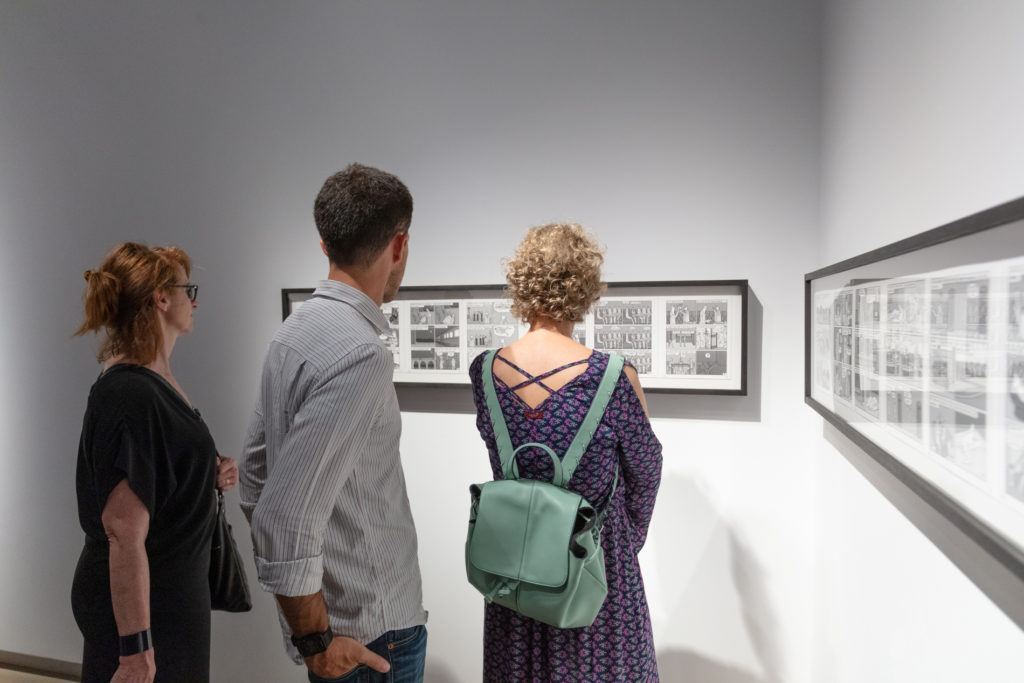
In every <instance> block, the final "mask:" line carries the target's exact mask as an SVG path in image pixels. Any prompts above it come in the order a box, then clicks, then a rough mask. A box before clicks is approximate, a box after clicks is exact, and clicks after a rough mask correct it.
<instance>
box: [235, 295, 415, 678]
mask: <svg viewBox="0 0 1024 683" xmlns="http://www.w3.org/2000/svg"><path fill="white" fill-rule="evenodd" d="M387 329H388V322H387V319H386V318H385V317H384V314H383V313H382V312H381V310H380V308H379V307H378V306H376V305H375V304H374V303H373V301H371V300H370V298H369V297H367V296H366V295H365V294H363V293H362V292H360V291H359V290H357V289H355V288H353V287H349V286H347V285H344V284H342V283H340V282H335V281H332V280H325V281H322V282H320V284H319V286H318V287H317V289H316V292H315V293H314V294H313V298H312V299H310V300H309V301H307V302H306V303H305V304H304V305H303V306H302V307H301V308H299V309H298V310H296V311H295V312H293V313H292V314H291V315H290V316H288V319H287V320H285V322H284V324H283V325H282V326H281V329H280V330H279V331H278V333H277V335H276V336H275V337H274V339H273V341H272V342H271V343H270V348H269V349H268V351H267V357H266V361H265V362H264V366H263V377H262V379H261V381H260V388H259V394H258V396H257V399H256V408H255V411H254V413H253V416H252V419H251V421H250V424H249V429H248V434H247V436H246V440H245V441H246V442H245V449H244V452H243V454H242V462H241V467H240V468H239V469H240V481H239V483H240V491H241V497H242V510H243V511H244V512H245V515H246V517H247V518H248V519H249V524H250V525H251V526H252V540H253V549H254V553H255V555H256V570H257V573H258V575H259V583H260V586H261V587H262V588H263V589H264V590H266V591H269V592H272V593H276V594H279V595H287V596H298V595H310V594H312V593H316V592H317V591H318V590H323V594H324V600H325V601H326V603H327V611H328V614H329V616H330V622H331V628H332V630H333V631H334V632H335V633H337V634H340V635H345V636H349V637H351V638H355V639H356V640H359V641H362V642H364V643H368V642H370V641H371V640H374V639H375V638H377V637H378V636H380V635H382V634H383V633H385V632H386V631H391V630H395V629H400V628H407V627H410V626H416V625H419V624H423V623H426V618H427V615H426V612H424V610H423V594H422V588H421V583H420V570H419V562H418V560H417V557H416V529H415V527H414V526H413V520H412V513H411V511H410V509H409V498H408V495H407V494H406V490H405V477H404V475H403V473H402V462H401V458H400V457H399V452H398V441H399V437H400V435H401V431H402V425H401V413H400V412H399V408H398V399H397V397H396V395H395V389H394V385H393V384H392V373H393V369H392V357H391V352H390V351H389V350H388V349H387V347H386V346H385V345H384V343H383V342H382V341H381V338H380V335H381V334H382V333H383V332H385V331H386V330H387ZM282 624H284V620H282ZM284 628H285V631H286V632H285V634H284V635H285V647H286V648H287V649H288V652H289V654H291V655H292V657H293V658H294V659H295V660H296V661H299V662H301V661H302V660H301V658H300V657H299V656H298V653H297V652H296V651H295V650H294V648H293V647H292V645H291V642H290V640H289V636H290V635H291V634H290V633H288V632H287V630H288V629H287V625H286V624H284Z"/></svg>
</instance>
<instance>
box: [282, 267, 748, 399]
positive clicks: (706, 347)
mask: <svg viewBox="0 0 1024 683" xmlns="http://www.w3.org/2000/svg"><path fill="white" fill-rule="evenodd" d="M503 291H504V287H503V286H502V285H455V286H438V287H434V286H412V287H402V288H401V289H399V292H398V295H397V297H396V298H395V301H394V302H391V303H390V304H384V306H383V307H382V308H383V309H384V310H385V311H386V312H389V311H390V313H388V314H389V319H392V320H393V321H397V322H394V324H395V325H396V332H395V335H396V336H393V337H392V338H391V339H389V340H388V342H389V345H391V346H392V349H393V352H394V354H395V364H396V370H395V383H396V384H397V385H405V384H420V385H428V386H432V385H449V384H468V382H469V377H468V374H467V371H466V369H467V367H468V363H469V361H471V360H472V357H473V356H474V355H475V353H477V352H479V351H482V350H483V349H485V348H493V347H495V346H503V345H505V344H508V343H510V342H511V341H513V340H514V339H517V338H518V337H519V336H520V335H521V334H522V332H524V331H525V329H526V328H525V326H524V325H523V324H522V323H521V322H520V321H517V320H515V319H514V317H513V316H512V315H511V313H510V312H508V310H507V309H508V306H507V300H504V299H503V297H502V293H503ZM312 293H313V289H310V288H292V289H282V290H281V302H282V311H281V312H282V317H283V318H287V317H288V315H290V314H291V312H292V311H293V310H295V308H296V306H298V305H301V304H302V303H303V302H304V301H305V300H306V299H308V298H309V297H310V296H311V295H312ZM748 300H749V284H748V282H747V281H746V280H686V281H672V282H614V283H608V284H607V291H606V292H605V294H604V296H602V298H601V301H599V302H598V303H597V304H595V306H594V308H593V309H592V310H591V312H590V313H588V316H587V319H586V320H585V321H584V322H583V323H581V324H580V325H578V326H577V329H576V331H575V332H574V336H575V335H578V340H579V341H580V342H581V343H584V344H586V345H588V346H591V347H594V348H598V349H600V350H606V351H615V352H617V353H621V354H623V355H625V356H626V358H627V359H628V360H630V362H632V363H633V364H634V366H635V367H637V369H638V371H639V372H640V376H641V380H642V381H643V383H644V390H645V391H649V392H669V393H684V394H719V395H731V396H745V395H746V393H747V337H748V334H747V318H748V315H747V314H748ZM502 301H503V302H505V303H499V302H502ZM475 302H478V303H475ZM691 307H692V309H693V310H691ZM698 319H699V322H698ZM456 328H457V329H456ZM417 335H418V336H417ZM406 337H408V343H407V344H403V340H405V339H406ZM421 337H422V338H421ZM427 337H430V338H429V339H428V338H427ZM463 337H465V339H463ZM396 340H397V341H396ZM396 344H397V345H396ZM620 347H623V348H620ZM456 348H457V349H459V350H460V352H461V353H459V354H455V351H454V350H455V349H456ZM421 356H422V358H421ZM421 364H422V366H424V367H420V366H421ZM655 366H657V368H658V369H664V372H660V373H659V372H657V371H656V369H655Z"/></svg>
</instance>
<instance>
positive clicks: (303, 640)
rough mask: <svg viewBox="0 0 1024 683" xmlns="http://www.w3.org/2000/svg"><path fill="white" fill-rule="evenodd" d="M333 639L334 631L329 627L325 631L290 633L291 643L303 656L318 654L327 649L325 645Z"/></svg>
mask: <svg viewBox="0 0 1024 683" xmlns="http://www.w3.org/2000/svg"><path fill="white" fill-rule="evenodd" d="M332 640H334V633H333V632H332V631H331V629H330V627H328V629H327V630H326V631H316V632H314V633H307V634H306V635H304V636H295V635H292V645H294V646H295V649H297V650H298V651H299V654H300V655H302V656H303V657H312V656H313V655H318V654H320V653H321V652H323V651H325V650H326V649H327V646H328V645H330V644H331V641H332Z"/></svg>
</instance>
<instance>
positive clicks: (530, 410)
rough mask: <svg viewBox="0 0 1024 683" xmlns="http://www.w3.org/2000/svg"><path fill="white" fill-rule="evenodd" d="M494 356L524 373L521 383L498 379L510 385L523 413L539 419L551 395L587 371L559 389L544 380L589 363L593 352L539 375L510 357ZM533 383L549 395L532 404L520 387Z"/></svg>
mask: <svg viewBox="0 0 1024 683" xmlns="http://www.w3.org/2000/svg"><path fill="white" fill-rule="evenodd" d="M494 357H495V358H497V359H498V360H500V361H502V362H503V363H505V365H508V366H509V367H510V368H512V369H513V370H515V371H516V372H518V373H519V374H520V375H522V376H523V377H525V378H526V379H525V380H523V381H522V382H520V383H519V384H516V385H510V384H509V383H508V382H505V381H504V380H503V379H501V378H500V377H497V380H498V381H499V382H501V383H502V384H504V385H505V386H506V387H508V390H509V392H510V393H511V394H512V396H514V397H515V398H516V399H517V400H518V401H519V403H520V404H522V406H523V414H524V415H525V416H526V417H527V418H529V419H531V420H539V419H541V418H542V417H544V406H545V405H546V404H547V403H548V401H550V400H551V397H552V396H554V395H555V394H557V393H558V392H560V391H562V390H563V389H565V388H566V387H567V386H569V385H570V384H572V383H573V382H575V381H576V380H578V379H579V378H580V377H582V376H583V375H585V374H586V371H584V372H581V373H580V374H578V375H576V376H575V377H572V378H571V379H570V380H569V381H568V382H566V383H565V384H563V385H562V386H560V387H558V388H557V389H552V388H551V387H549V386H548V385H547V384H544V380H546V379H547V378H548V377H551V376H553V375H557V374H558V373H560V372H562V371H563V370H568V369H569V368H574V367H576V366H577V365H583V364H589V363H590V359H591V358H592V357H593V353H591V354H590V355H588V356H587V357H586V358H581V359H579V360H576V361H573V362H571V363H566V364H565V365H561V366H559V367H557V368H555V369H554V370H548V371H547V372H544V373H541V374H539V375H532V374H530V373H529V372H527V371H526V370H523V369H522V368H521V367H519V366H518V365H516V364H515V363H513V362H512V361H510V360H509V359H507V358H505V357H503V356H501V355H500V354H495V356H494ZM533 384H536V385H537V386H539V387H540V388H542V389H544V390H545V391H546V392H548V397H547V398H545V399H544V400H543V401H541V402H540V403H538V404H536V405H533V406H531V405H530V404H529V403H527V402H526V400H525V399H524V398H523V397H522V396H520V395H519V390H520V389H524V388H526V387H528V386H531V385H533Z"/></svg>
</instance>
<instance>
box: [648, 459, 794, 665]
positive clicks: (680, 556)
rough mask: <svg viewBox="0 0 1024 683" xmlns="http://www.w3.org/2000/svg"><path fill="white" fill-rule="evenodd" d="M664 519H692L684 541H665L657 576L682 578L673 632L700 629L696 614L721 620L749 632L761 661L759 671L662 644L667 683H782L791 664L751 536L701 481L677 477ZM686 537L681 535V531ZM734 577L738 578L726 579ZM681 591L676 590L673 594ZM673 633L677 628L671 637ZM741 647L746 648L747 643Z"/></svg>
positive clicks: (739, 633) (662, 504)
mask: <svg viewBox="0 0 1024 683" xmlns="http://www.w3.org/2000/svg"><path fill="white" fill-rule="evenodd" d="M658 506H659V507H658V516H660V517H661V518H663V519H672V520H678V519H686V520H687V521H688V522H687V528H688V531H687V532H684V533H685V534H686V536H688V537H689V538H687V537H686V536H684V537H683V538H681V539H680V541H681V542H680V543H678V544H676V545H675V546H674V547H673V546H672V545H667V546H666V544H659V545H658V549H657V551H656V555H655V563H656V565H657V576H659V577H671V579H670V580H671V581H678V580H680V579H681V580H682V583H683V585H681V586H678V587H676V586H675V584H672V585H671V586H669V588H668V590H667V591H666V592H667V593H668V595H667V596H666V598H667V602H668V603H669V604H670V605H671V610H670V614H671V616H670V618H669V620H668V622H667V623H668V624H669V627H668V630H669V631H672V630H674V629H673V628H672V625H680V626H679V629H678V630H679V632H680V633H679V634H678V635H676V639H677V640H678V639H680V638H686V637H687V636H686V633H687V632H692V631H693V630H694V628H693V623H692V621H693V620H694V619H709V618H713V619H715V620H717V621H718V622H719V623H718V626H719V627H722V628H718V630H719V631H723V632H729V631H730V630H731V631H732V632H734V633H735V634H736V636H735V637H737V638H742V637H744V636H745V637H746V639H747V641H748V642H749V644H750V650H752V651H753V653H754V656H755V657H756V660H757V667H756V669H757V670H756V671H747V670H743V669H740V668H738V667H736V666H733V665H731V664H729V663H725V662H720V661H715V660H714V659H712V658H710V657H708V656H707V655H705V654H700V653H698V652H695V651H693V650H691V649H687V648H683V647H666V648H664V649H659V651H658V653H657V657H658V669H659V672H660V676H661V680H664V681H700V682H701V683H779V682H780V681H782V680H784V674H783V671H784V669H785V663H784V662H783V661H782V654H781V652H782V648H781V646H780V643H779V641H778V637H777V635H776V634H777V633H778V619H777V616H776V612H775V608H774V606H773V604H772V600H771V598H770V596H769V594H768V589H767V585H766V583H765V578H764V577H765V574H766V573H765V571H764V567H763V563H762V562H761V561H760V559H759V558H758V557H757V554H756V553H755V551H754V550H753V547H752V546H751V544H750V543H748V542H747V541H746V540H745V539H744V537H743V534H742V533H741V532H740V531H739V530H738V529H736V527H735V526H734V525H733V524H731V523H730V521H729V520H728V519H727V518H726V517H724V516H723V515H722V513H721V510H720V509H719V507H718V505H716V503H715V501H714V500H713V499H712V497H711V496H710V495H708V493H707V491H706V487H705V486H703V485H702V484H701V482H700V481H698V480H696V479H694V478H691V477H682V476H670V477H667V478H666V479H665V480H664V481H663V482H662V488H661V491H660V492H659V497H658ZM676 533H677V535H679V533H678V532H676ZM723 577H729V579H731V581H729V580H726V579H723ZM673 591H674V592H673ZM672 635H673V634H672V633H669V636H670V637H671V636H672ZM736 649H737V650H740V651H742V650H743V649H744V648H743V647H742V646H739V647H737V648H736Z"/></svg>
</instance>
